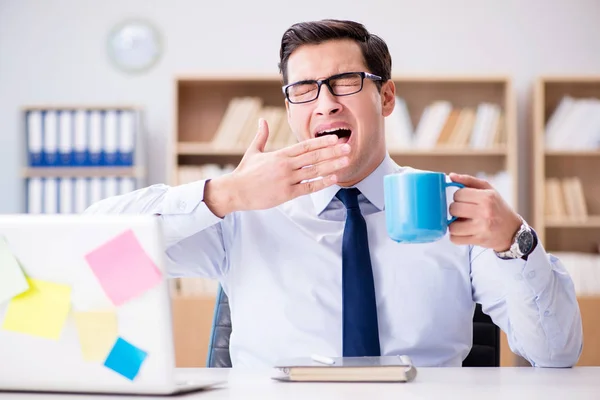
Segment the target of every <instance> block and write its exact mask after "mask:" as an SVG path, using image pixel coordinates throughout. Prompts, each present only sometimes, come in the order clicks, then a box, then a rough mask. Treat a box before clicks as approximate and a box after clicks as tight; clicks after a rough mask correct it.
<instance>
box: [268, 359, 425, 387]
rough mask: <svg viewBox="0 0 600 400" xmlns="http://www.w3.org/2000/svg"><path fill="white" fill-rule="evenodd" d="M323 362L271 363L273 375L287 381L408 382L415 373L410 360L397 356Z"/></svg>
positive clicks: (297, 360)
mask: <svg viewBox="0 0 600 400" xmlns="http://www.w3.org/2000/svg"><path fill="white" fill-rule="evenodd" d="M333 360H334V362H335V363H334V364H332V365H327V364H322V363H319V362H316V361H313V360H312V359H311V358H298V359H292V360H286V361H283V362H281V363H279V364H278V365H276V366H275V368H276V370H277V373H276V375H275V376H273V379H276V380H279V381H288V382H410V381H412V380H414V379H415V377H416V375H417V370H416V368H415V367H414V366H413V365H412V363H411V362H410V360H409V359H408V358H405V357H400V356H382V357H338V358H333Z"/></svg>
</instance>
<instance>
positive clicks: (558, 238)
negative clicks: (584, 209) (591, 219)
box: [539, 224, 600, 254]
mask: <svg viewBox="0 0 600 400" xmlns="http://www.w3.org/2000/svg"><path fill="white" fill-rule="evenodd" d="M539 233H540V234H541V233H544V234H545V238H544V247H545V249H546V250H547V251H550V252H553V251H566V252H582V253H594V254H596V253H598V251H600V225H597V226H591V225H589V224H588V225H587V226H586V227H585V229H583V228H581V229H579V228H573V227H565V226H561V227H553V228H546V229H545V232H539Z"/></svg>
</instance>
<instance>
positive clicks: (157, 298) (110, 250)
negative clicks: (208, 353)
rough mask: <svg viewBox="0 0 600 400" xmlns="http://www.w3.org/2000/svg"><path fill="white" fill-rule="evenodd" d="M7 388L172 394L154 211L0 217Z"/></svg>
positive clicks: (1, 356) (1, 381) (0, 346)
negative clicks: (97, 214) (138, 214)
mask: <svg viewBox="0 0 600 400" xmlns="http://www.w3.org/2000/svg"><path fill="white" fill-rule="evenodd" d="M0 282H1V283H0V360H1V361H0V390H33V391H38V390H39V391H65V392H70V391H76V392H112V393H169V392H172V391H173V388H174V387H175V368H174V367H175V359H174V349H173V338H172V328H171V327H172V322H171V309H170V301H169V299H170V298H169V287H168V281H167V280H166V273H165V256H164V245H163V241H162V237H161V229H160V220H159V219H158V217H154V216H132V215H127V216H125V215H119V216H106V215H102V216H90V215H72V216H67V215H5V216H0Z"/></svg>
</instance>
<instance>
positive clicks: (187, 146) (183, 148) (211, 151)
mask: <svg viewBox="0 0 600 400" xmlns="http://www.w3.org/2000/svg"><path fill="white" fill-rule="evenodd" d="M245 151H246V149H245V148H236V147H231V148H225V149H221V148H215V147H213V146H212V145H211V143H210V142H180V143H178V144H177V153H178V154H180V155H196V156H201V155H207V156H215V155H222V156H236V155H240V156H241V155H243V154H244V153H245ZM389 153H390V155H391V156H393V157H396V156H398V157H400V156H410V157H415V156H440V157H489V156H497V157H504V156H505V155H506V150H505V149H503V148H490V149H471V148H466V149H463V148H460V149H452V148H448V149H444V148H433V149H398V150H396V149H389Z"/></svg>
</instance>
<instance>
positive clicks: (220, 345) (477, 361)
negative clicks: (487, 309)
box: [206, 286, 500, 368]
mask: <svg viewBox="0 0 600 400" xmlns="http://www.w3.org/2000/svg"><path fill="white" fill-rule="evenodd" d="M230 335H231V317H230V315H229V300H228V299H227V295H226V294H225V292H224V291H223V289H222V288H221V287H220V286H219V291H218V293H217V298H216V302H215V312H214V315H213V326H212V332H211V335H210V342H209V347H208V357H207V361H206V366H207V367H209V368H229V367H231V358H230V356H229V336H230ZM462 365H463V367H498V366H500V329H499V328H498V327H497V326H496V325H494V323H493V322H492V319H491V318H490V317H489V316H488V315H486V314H484V313H483V311H482V310H481V305H480V304H477V306H476V307H475V314H474V315H473V347H472V348H471V351H470V352H469V354H468V355H467V358H465V360H464V361H463V364H462Z"/></svg>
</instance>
